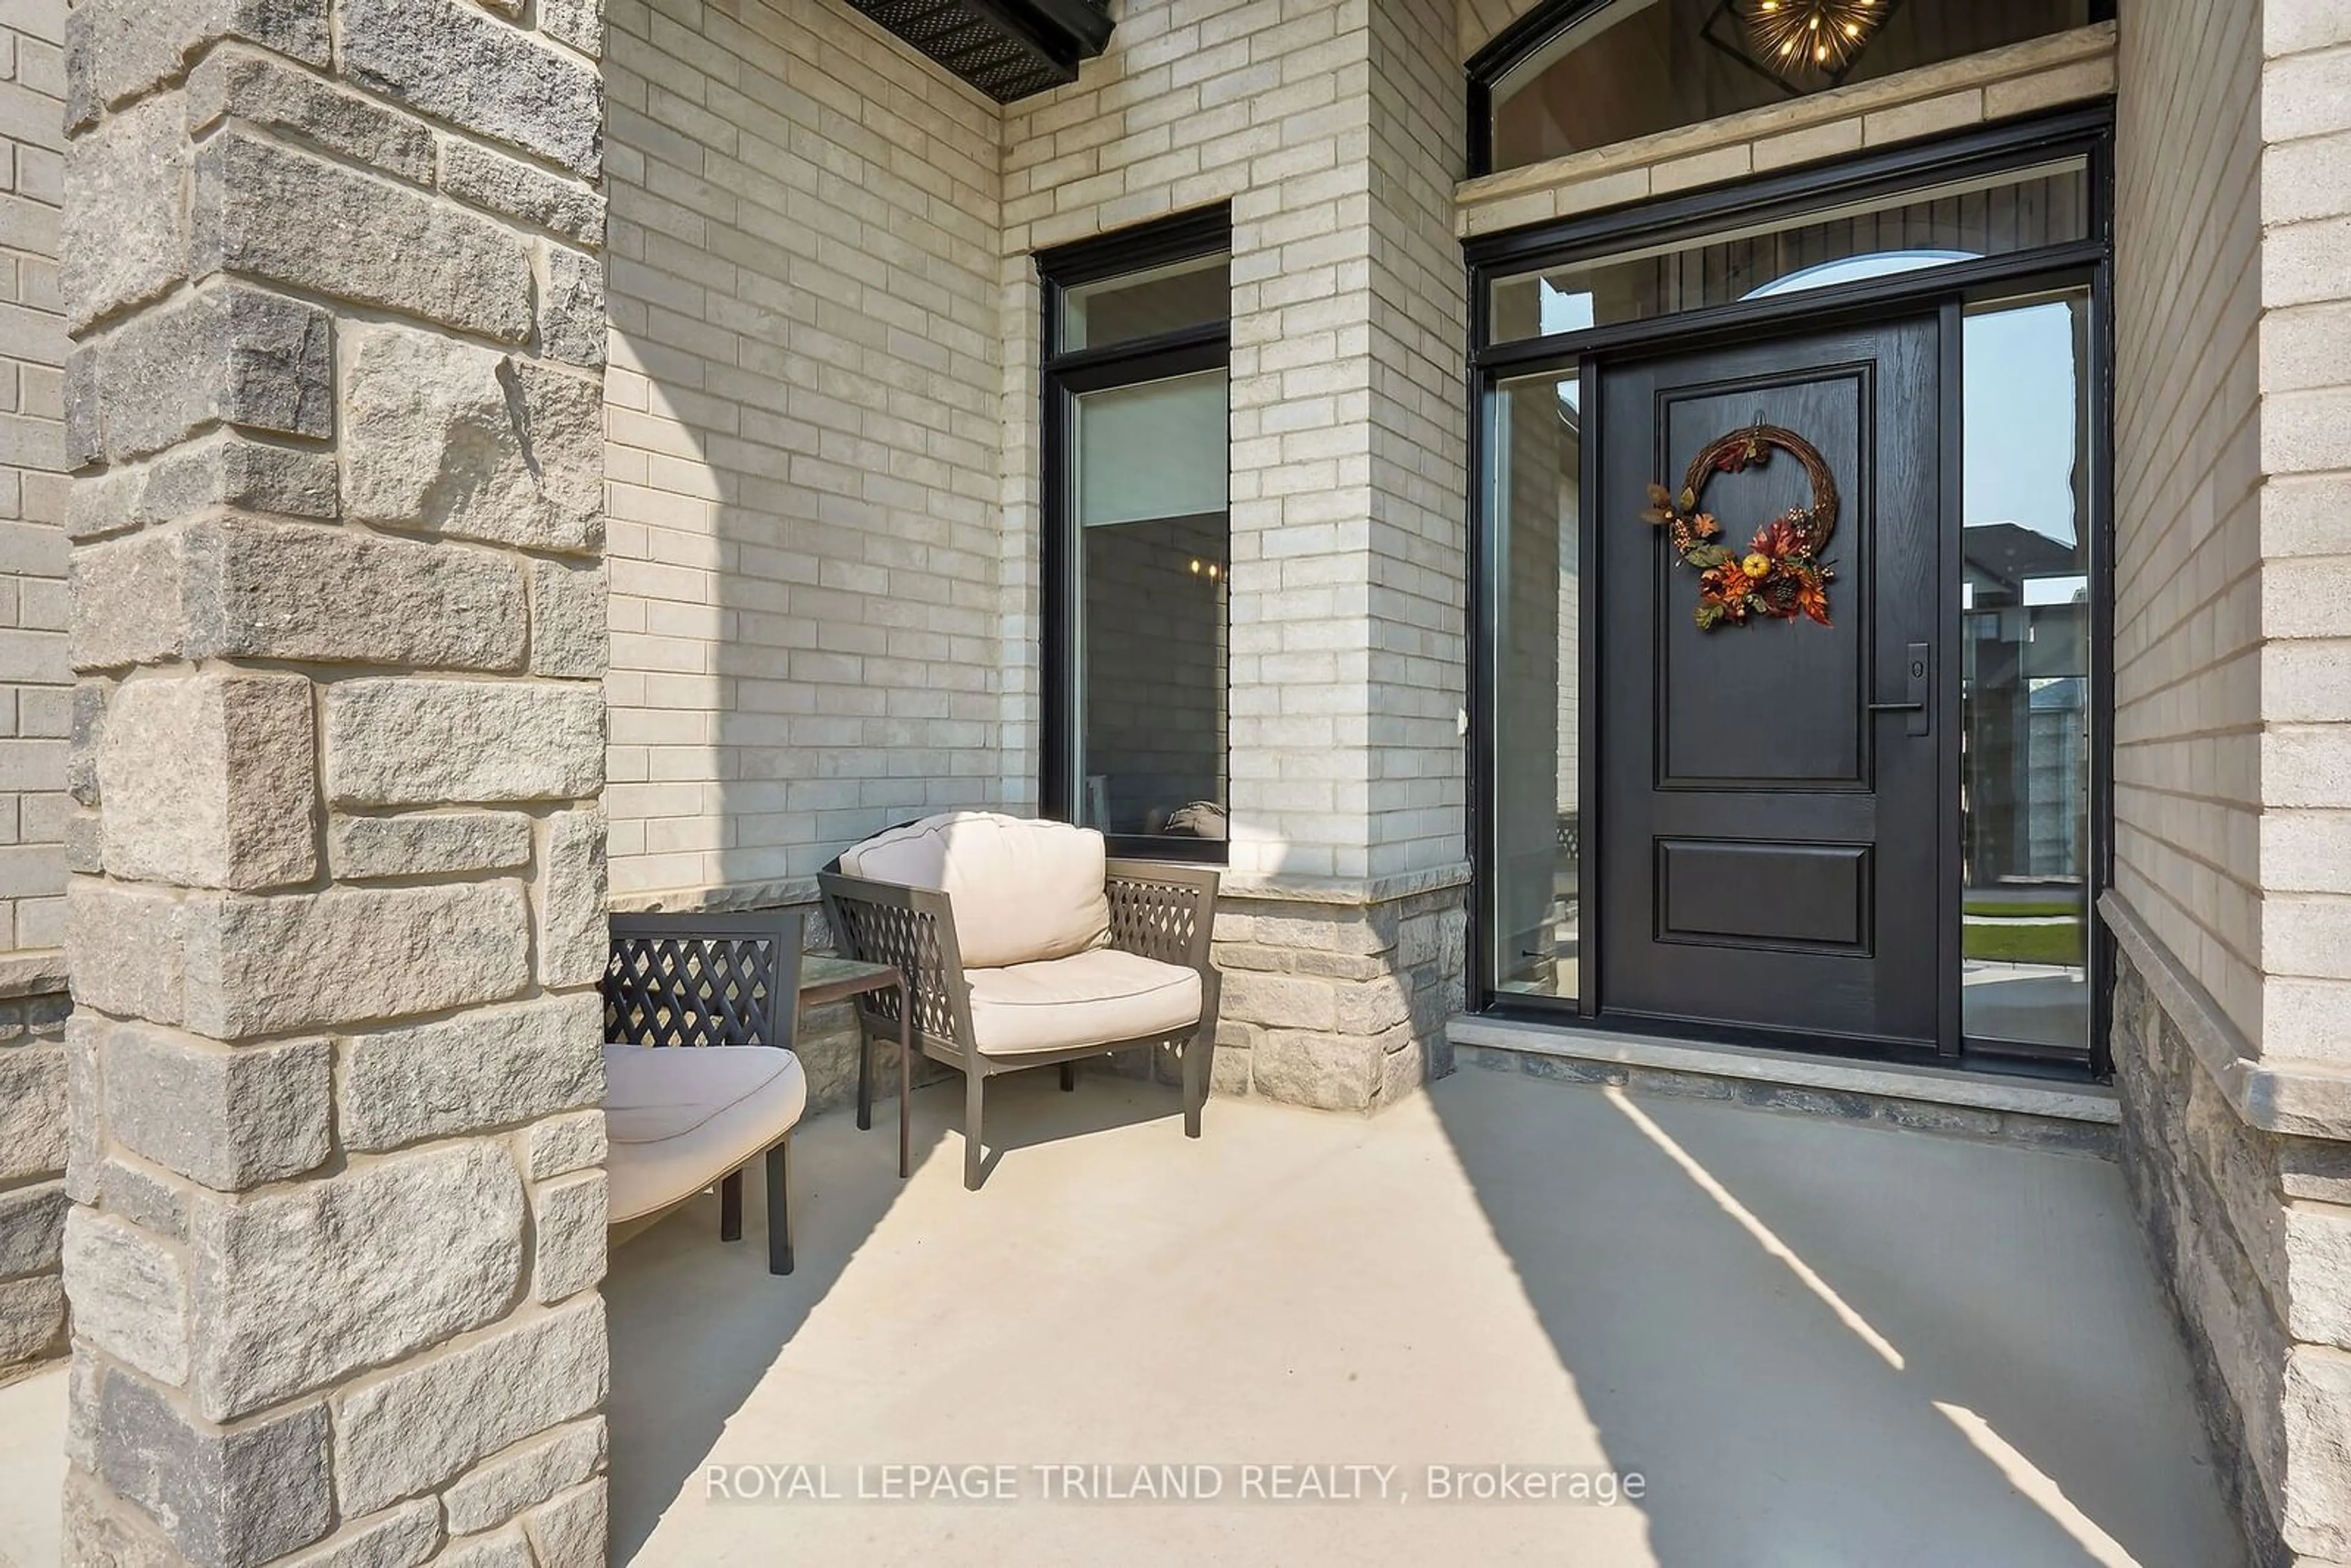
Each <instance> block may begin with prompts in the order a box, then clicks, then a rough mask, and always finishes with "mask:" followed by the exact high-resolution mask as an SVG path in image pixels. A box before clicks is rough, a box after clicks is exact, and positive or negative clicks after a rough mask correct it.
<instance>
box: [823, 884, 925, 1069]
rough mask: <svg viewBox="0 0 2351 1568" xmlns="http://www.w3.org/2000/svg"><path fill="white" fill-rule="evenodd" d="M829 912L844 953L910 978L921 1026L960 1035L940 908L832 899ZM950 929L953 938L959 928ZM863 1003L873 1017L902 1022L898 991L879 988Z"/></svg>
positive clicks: (917, 1026)
mask: <svg viewBox="0 0 2351 1568" xmlns="http://www.w3.org/2000/svg"><path fill="white" fill-rule="evenodd" d="M924 902H925V904H929V903H931V902H932V900H925V901H924ZM937 902H939V903H942V904H943V903H944V900H943V899H941V900H938V901H937ZM826 914H827V916H828V917H829V918H830V919H831V921H832V922H833V930H834V935H835V940H836V942H837V944H838V945H839V946H840V948H841V951H842V952H843V953H850V954H854V955H856V956H858V957H859V958H862V959H863V960H864V961H866V962H867V963H872V964H887V965H889V966H890V967H892V968H893V969H895V970H897V971H898V972H899V973H900V974H902V975H904V976H905V977H906V989H907V991H908V992H909V993H910V994H911V995H912V996H913V998H914V1028H915V1029H916V1030H918V1031H919V1032H921V1033H925V1034H932V1035H937V1036H939V1037H941V1038H942V1039H953V1038H954V1037H955V1032H956V1021H955V1005H954V1003H953V1002H952V1001H951V1000H950V999H949V998H948V992H947V986H946V972H947V965H946V958H945V956H944V955H943V954H942V953H941V951H940V946H939V932H940V929H941V926H942V925H943V921H942V917H941V915H939V914H938V912H937V911H936V910H935V909H934V908H929V907H924V908H909V907H903V906H899V905H894V904H864V903H852V902H844V901H840V900H831V901H828V907H827V910H826ZM948 930H949V934H950V936H951V935H952V930H953V928H952V927H948ZM861 1006H862V1007H863V1008H864V1009H865V1010H866V1012H867V1013H868V1015H869V1016H871V1017H872V1019H876V1020H878V1021H882V1022H886V1023H888V1024H890V1025H892V1026H893V1027H895V1026H896V1024H897V1022H898V993H897V992H895V991H878V992H875V993H873V994H872V995H871V996H869V997H866V998H862V1000H861Z"/></svg>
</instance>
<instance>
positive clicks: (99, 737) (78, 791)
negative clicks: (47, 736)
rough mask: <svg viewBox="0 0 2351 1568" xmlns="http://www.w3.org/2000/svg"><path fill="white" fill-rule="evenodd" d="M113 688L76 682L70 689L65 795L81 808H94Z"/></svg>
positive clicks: (91, 682) (102, 684)
mask: <svg viewBox="0 0 2351 1568" xmlns="http://www.w3.org/2000/svg"><path fill="white" fill-rule="evenodd" d="M113 695H114V688H113V687H112V686H110V685H108V684H107V683H106V682H104V681H77V682H75V683H74V689H73V716H72V719H71V720H70V724H71V727H72V733H73V739H72V745H71V747H70V748H69V749H68V752H67V753H66V793H67V794H68V795H70V796H71V797H73V800H74V802H75V803H76V804H77V805H81V806H96V805H97V804H98V751H99V747H101V746H103V745H104V744H105V743H106V705H107V703H108V701H109V700H110V698H111V697H112V696H113Z"/></svg>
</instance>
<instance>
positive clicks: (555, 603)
mask: <svg viewBox="0 0 2351 1568" xmlns="http://www.w3.org/2000/svg"><path fill="white" fill-rule="evenodd" d="M606 582H607V579H606V577H605V574H604V567H603V564H602V563H601V562H599V563H597V564H596V565H594V566H573V565H571V564H569V563H568V562H565V561H556V560H535V561H532V562H531V563H530V673H531V674H534V675H553V676H569V677H571V678H574V679H582V680H600V679H601V678H602V677H603V674H604V671H605V668H606V666H608V665H609V664H611V660H612V642H611V632H609V630H608V627H609V624H610V615H609V612H608V609H607V594H606Z"/></svg>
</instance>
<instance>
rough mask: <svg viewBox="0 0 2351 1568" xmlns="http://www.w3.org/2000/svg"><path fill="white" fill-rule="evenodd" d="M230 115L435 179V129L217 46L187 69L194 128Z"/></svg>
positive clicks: (394, 170)
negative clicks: (196, 63) (428, 128)
mask: <svg viewBox="0 0 2351 1568" xmlns="http://www.w3.org/2000/svg"><path fill="white" fill-rule="evenodd" d="M231 116H235V118H236V119H239V120H249V121H251V122H252V123H254V124H256V125H265V126H268V127H270V128H272V129H274V130H278V131H291V132H293V133H294V134H295V135H297V136H299V137H302V138H304V139H305V140H307V141H315V142H317V143H318V144H319V146H321V147H324V148H326V149H328V150H329V151H330V152H340V153H341V154H342V155H343V156H345V157H347V158H350V159H352V160H354V161H356V162H361V163H365V164H367V165H369V166H370V167H371V168H375V169H381V170H382V171H383V172H385V173H387V174H397V175H399V176H400V177H401V178H402V179H403V180H413V181H416V182H417V183H421V184H430V183H432V181H433V162H434V146H433V132H432V131H428V130H427V129H425V127H424V125H423V122H422V121H420V120H411V119H409V118H408V117H407V116H405V115H402V114H395V113H393V112H392V110H388V109H386V108H384V107H383V106H382V105H381V104H379V103H375V102H372V101H371V100H370V99H364V98H360V97H359V96H358V95H357V94H355V93H348V92H343V91H340V90H339V89H335V88H333V87H330V86H329V85H328V84H327V83H325V82H323V81H321V80H319V78H317V77H315V76H312V75H310V74H308V72H306V71H298V70H294V69H292V68H289V67H287V66H285V65H281V64H280V63H278V62H277V61H276V60H273V59H271V58H270V57H268V56H266V55H259V54H255V53H253V52H251V51H250V50H246V49H239V48H222V49H214V51H213V52H212V53H211V54H209V55H207V56H205V57H204V59H203V60H202V61H201V62H199V63H198V65H197V66H196V68H195V69H194V70H193V71H191V72H190V73H188V116H187V119H188V130H189V131H192V132H193V131H203V130H204V129H206V128H207V127H210V126H212V125H215V124H217V123H219V122H220V121H221V120H226V119H228V118H230V117H231Z"/></svg>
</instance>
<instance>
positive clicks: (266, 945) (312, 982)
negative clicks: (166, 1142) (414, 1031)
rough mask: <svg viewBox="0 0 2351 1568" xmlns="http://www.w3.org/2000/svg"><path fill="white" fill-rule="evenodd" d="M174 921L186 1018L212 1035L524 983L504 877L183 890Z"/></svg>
mask: <svg viewBox="0 0 2351 1568" xmlns="http://www.w3.org/2000/svg"><path fill="white" fill-rule="evenodd" d="M186 921H187V934H186V953H187V973H188V975H189V977H190V982H191V983H190V985H189V987H188V989H187V1010H188V1019H187V1023H188V1027H189V1028H190V1029H193V1030H196V1031H197V1032H199V1033H201V1034H208V1035H210V1036H212V1037H213V1038H214V1039H215V1040H241V1039H244V1038H245V1037H246V1036H248V1035H256V1034H265V1033H272V1032H277V1031H279V1030H299V1029H316V1028H324V1027H333V1026H337V1025H345V1024H351V1023H357V1022H360V1021H361V1020H363V1019H394V1018H404V1017H410V1016H413V1015H415V1014H418V1013H430V1012H439V1011H440V1010H441V1009H444V1008H456V1007H465V1006H468V1005H470V1004H473V1003H475V1002H487V1001H497V1000H501V999H503V998H507V997H511V996H513V995H515V994H516V993H517V992H518V991H520V990H522V989H523V988H524V987H525V986H527V985H528V984H529V983H530V967H529V946H530V928H529V915H528V909H527V907H526V905H525V902H524V898H523V893H522V889H521V888H520V887H518V886H516V885H514V884H512V883H457V884H454V885H449V886H442V887H341V888H329V889H328V890H326V891H325V892H323V893H308V894H285V895H281V896H278V897H274V898H250V897H237V896H234V895H232V896H218V895H215V896H214V897H210V898H204V899H196V900H192V901H190V903H189V905H188V911H187V915H186ZM75 972H76V974H79V973H81V970H80V969H79V967H77V968H76V971H75Z"/></svg>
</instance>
